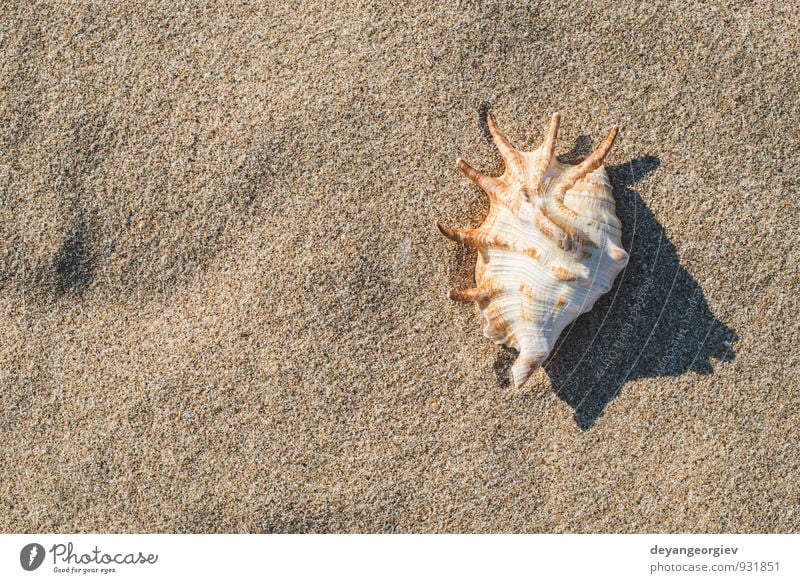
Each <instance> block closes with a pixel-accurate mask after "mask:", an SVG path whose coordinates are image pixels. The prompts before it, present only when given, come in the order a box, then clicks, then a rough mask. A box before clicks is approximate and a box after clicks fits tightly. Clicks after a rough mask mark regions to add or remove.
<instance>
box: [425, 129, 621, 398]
mask: <svg viewBox="0 0 800 583" xmlns="http://www.w3.org/2000/svg"><path fill="white" fill-rule="evenodd" d="M559 121H560V117H559V115H558V114H557V113H556V114H553V117H552V118H551V121H550V126H549V128H548V132H547V136H546V138H545V141H544V143H543V144H542V145H541V146H540V147H539V148H537V149H536V150H534V151H532V152H522V151H519V150H516V149H515V148H514V147H513V146H512V145H511V144H510V143H509V142H508V140H507V139H506V138H505V137H504V136H503V135H502V134H501V133H500V131H499V130H498V129H497V126H496V125H495V123H494V120H493V118H492V116H491V115H489V116H488V118H487V123H488V124H489V129H490V130H491V133H492V136H493V138H494V140H495V143H496V144H497V147H498V149H499V150H500V153H501V155H502V157H503V160H504V162H505V172H504V173H503V175H502V176H499V177H491V176H487V175H485V174H481V173H480V172H478V171H476V170H475V169H473V168H472V167H471V166H469V164H467V163H466V162H464V161H463V160H459V161H458V166H459V168H460V169H461V170H462V171H463V172H464V174H466V176H467V177H468V178H469V179H470V180H472V182H474V183H475V184H477V185H478V186H479V187H481V188H482V189H483V190H484V191H485V192H486V193H487V194H488V195H489V197H490V200H491V209H490V211H489V214H488V216H487V217H486V220H485V221H484V222H483V224H482V225H481V226H480V227H479V228H478V229H459V230H452V229H449V228H447V227H445V226H444V225H442V224H441V223H439V224H438V226H439V229H440V230H441V231H442V233H443V234H444V235H446V236H447V237H449V238H450V239H453V240H455V241H458V242H461V243H464V244H466V245H470V246H472V247H476V248H477V249H478V250H479V254H478V261H477V264H476V266H475V281H476V284H477V287H475V288H474V289H469V290H458V291H455V290H454V291H452V292H450V298H451V299H454V300H459V301H475V302H477V303H478V306H479V308H480V310H481V313H482V315H483V318H484V328H483V332H484V334H485V335H486V337H487V338H490V339H491V340H494V341H495V342H496V343H498V344H505V345H508V346H510V347H512V348H515V349H517V350H518V351H519V353H520V354H519V357H518V358H517V360H516V361H515V363H514V366H513V367H512V375H513V377H514V384H515V386H516V387H517V388H519V387H521V386H522V385H523V384H524V383H525V381H526V380H528V378H529V377H530V376H531V374H532V373H533V371H535V370H536V369H537V368H538V367H539V366H541V364H542V362H543V361H544V360H545V358H547V356H548V355H549V354H550V352H551V351H552V349H553V346H554V345H555V342H556V340H557V339H558V337H559V335H560V334H561V332H562V331H563V330H564V328H565V327H566V326H567V325H568V324H569V323H571V322H572V321H574V320H575V318H577V317H578V316H579V315H580V314H582V313H584V312H588V311H589V310H591V309H592V306H594V303H595V301H597V299H598V298H599V297H600V296H601V295H603V294H604V293H606V292H607V291H608V290H609V289H611V285H612V284H613V283H614V278H616V276H617V274H618V273H619V272H620V271H621V270H622V269H624V267H625V266H626V265H627V264H628V254H627V253H626V252H625V250H624V249H623V248H622V243H621V240H620V237H621V234H622V231H621V225H620V221H619V219H618V218H617V215H616V209H615V204H614V197H613V194H612V188H611V184H610V182H609V180H608V175H607V174H606V171H605V169H604V168H603V166H602V163H603V159H604V158H605V156H606V154H607V153H608V151H609V150H610V148H611V145H612V144H613V142H614V138H615V137H616V134H617V128H616V126H615V127H614V128H612V130H611V132H610V133H609V135H608V137H607V138H606V139H605V140H604V141H603V143H602V144H601V145H600V147H599V148H598V149H597V150H596V151H595V152H594V153H592V154H591V155H590V156H589V157H587V158H586V160H584V161H583V162H581V163H580V164H577V165H570V164H563V163H561V162H559V161H558V160H557V159H556V157H555V139H556V134H557V132H558V125H559Z"/></svg>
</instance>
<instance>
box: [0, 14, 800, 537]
mask: <svg viewBox="0 0 800 583" xmlns="http://www.w3.org/2000/svg"><path fill="white" fill-rule="evenodd" d="M52 4H55V5H57V6H53V5H52ZM52 4H51V5H44V4H42V5H37V4H34V3H33V2H28V1H22V0H19V1H11V2H4V3H3V4H2V6H1V7H0V52H1V53H2V59H0V115H1V116H2V122H1V123H0V131H1V132H2V136H1V137H2V142H0V147H1V148H2V152H0V154H1V156H0V158H1V159H0V189H1V190H0V288H2V293H1V294H0V387H1V389H0V448H2V451H1V452H0V454H1V455H0V530H2V531H3V532H31V531H33V532H47V531H57V532H72V531H80V532H84V531H100V532H509V531H514V532H668V531H679V532H723V531H724V532H796V531H798V530H800V529H799V528H798V526H800V507H799V506H800V482H799V481H798V479H797V476H798V475H799V470H800V468H798V464H799V463H798V445H800V437H798V430H797V427H798V426H799V425H800V394H799V393H798V380H797V379H798V373H799V372H800V366H798V365H799V363H798V349H797V347H798V345H800V331H799V329H798V325H797V319H798V293H797V290H798V288H799V287H800V277H799V276H798V270H797V265H798V260H799V259H800V257H799V256H798V249H800V247H799V246H798V232H799V231H800V229H799V228H798V227H799V225H798V219H797V217H798V211H799V210H800V209H798V202H797V200H798V197H797V187H798V178H800V176H798V173H799V171H798V168H800V165H799V164H798V163H797V158H798V156H800V139H799V138H798V132H797V120H798V119H800V94H799V93H798V86H800V78H798V65H797V54H798V50H800V46H799V45H800V43H799V42H798V35H797V30H798V14H797V11H796V10H794V9H793V7H792V6H791V4H792V3H787V4H784V3H780V2H751V3H744V4H743V3H740V2H716V3H703V4H702V5H696V6H689V5H682V3H681V5H678V4H679V3H669V2H654V3H647V5H641V6H636V3H614V4H613V5H612V4H611V3H604V2H599V1H596V2H591V1H590V2H580V3H559V2H547V3H523V2H512V3H508V4H503V5H494V4H492V5H488V4H487V5H480V4H478V3H473V2H460V3H457V2H443V3H441V4H439V5H436V6H430V7H425V6H423V3H413V4H414V5H413V6H411V5H404V3H399V2H384V3H371V2H364V3H361V2H316V3H315V2H297V3H293V4H295V5H294V6H290V5H288V4H285V3H282V2H275V3H262V4H258V5H252V6H249V7H242V6H240V3H238V2H231V3H229V4H225V3H223V2H214V3H209V4H205V3H203V4H200V3H187V4H180V5H179V3H177V2H165V3H162V4H156V3H154V4H152V5H149V4H145V3H123V4H125V5H124V6H114V5H113V4H117V3H108V5H104V4H102V3H97V4H95V3H89V2H84V3H77V4H75V5H71V6H62V5H61V3H52ZM489 110H491V111H493V112H494V114H495V116H496V118H497V120H498V123H499V124H500V126H501V127H502V128H503V129H504V131H505V132H506V133H507V135H508V136H509V138H510V139H512V140H513V141H514V142H515V143H517V144H518V145H519V146H521V147H534V146H536V145H537V144H538V143H539V140H540V139H541V136H542V133H543V131H544V128H545V125H546V122H547V120H548V118H549V114H550V113H551V112H552V111H556V110H557V111H560V112H561V113H562V116H563V122H562V130H561V135H560V137H559V143H558V150H559V152H560V153H561V154H562V155H563V156H564V158H565V159H573V160H577V159H580V157H581V156H582V155H585V154H586V153H587V152H588V151H589V150H590V149H591V147H592V144H597V143H598V141H599V140H600V139H601V138H602V137H603V136H604V135H605V132H606V131H607V129H608V127H610V126H611V124H613V123H615V122H618V123H620V125H621V132H620V136H619V138H618V142H617V145H616V146H615V148H614V150H613V151H612V153H611V155H610V156H609V158H608V160H607V168H608V171H609V174H610V175H611V178H612V181H613V183H614V188H615V195H616V197H617V201H618V211H619V215H620V217H621V219H622V221H623V224H624V230H625V236H624V239H623V242H624V244H625V247H626V249H628V250H630V252H631V262H630V265H629V267H628V269H627V270H626V271H625V272H624V273H623V274H621V275H620V277H619V278H618V279H617V282H616V285H615V286H614V288H613V290H612V291H611V292H610V293H609V294H607V295H606V296H604V298H603V299H602V300H601V301H599V302H598V303H597V305H596V307H595V309H594V310H593V311H592V312H591V313H589V314H587V315H585V316H582V317H581V318H579V319H578V320H577V321H576V323H575V325H574V326H573V327H571V328H570V329H568V331H566V332H565V333H564V335H563V336H562V339H561V344H560V345H559V348H558V349H557V350H556V352H555V353H554V355H553V357H552V358H551V360H550V361H548V363H547V365H546V366H545V368H544V370H540V371H539V372H538V373H537V374H536V375H535V376H534V378H533V379H532V380H531V381H530V383H529V385H528V386H527V391H526V392H525V393H524V394H521V395H517V394H513V393H512V391H511V390H510V387H509V383H508V380H509V375H510V364H511V362H512V360H513V358H514V352H513V351H512V350H510V349H504V348H501V347H498V346H495V345H494V344H492V343H491V342H490V341H489V340H487V339H485V338H484V337H483V335H482V333H481V329H480V328H481V322H480V317H479V314H478V311H477V308H476V307H474V306H471V305H464V304H458V303H455V302H451V301H449V300H448V299H447V298H446V293H447V291H448V290H449V289H451V288H453V287H458V286H465V285H468V284H469V283H471V281H472V270H473V266H474V260H475V256H474V254H473V253H472V252H469V251H465V250H464V249H460V248H458V246H456V245H455V244H453V243H452V242H450V241H448V240H447V239H445V238H444V237H442V236H441V235H439V234H438V233H437V231H436V229H435V226H434V223H435V221H436V220H444V221H446V222H447V223H448V224H450V225H452V226H456V227H457V226H475V225H478V224H479V223H480V221H481V220H482V218H483V216H484V214H485V212H486V210H487V208H488V201H487V200H486V198H485V197H484V196H483V195H482V194H481V193H480V192H479V191H478V190H477V189H476V188H474V187H473V186H471V185H470V184H469V183H468V182H467V181H466V180H465V179H464V178H463V177H462V176H460V174H459V173H458V172H457V170H456V169H455V164H454V162H455V159H456V157H458V156H462V157H464V158H465V159H466V160H468V161H470V162H471V163H472V164H473V165H475V166H476V167H479V168H481V169H483V170H486V171H489V172H494V171H498V170H499V168H500V158H499V156H498V154H497V153H496V151H495V150H494V148H493V146H492V144H491V141H490V139H489V136H488V133H487V128H486V125H485V114H486V112H487V111H489Z"/></svg>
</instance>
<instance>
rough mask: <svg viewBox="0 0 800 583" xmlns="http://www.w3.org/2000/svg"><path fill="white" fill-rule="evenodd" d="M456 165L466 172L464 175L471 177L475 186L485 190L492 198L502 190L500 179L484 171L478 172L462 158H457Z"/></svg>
mask: <svg viewBox="0 0 800 583" xmlns="http://www.w3.org/2000/svg"><path fill="white" fill-rule="evenodd" d="M456 165H457V166H458V169H459V170H461V172H463V173H464V176H466V177H467V178H469V180H470V182H472V183H473V184H474V185H475V186H477V187H478V188H480V189H481V190H483V191H484V192H485V193H486V194H488V195H489V196H490V197H491V198H496V197H497V193H498V192H499V191H500V186H501V185H500V181H499V180H497V179H496V178H493V177H491V176H488V175H487V174H484V173H483V172H478V171H477V170H475V168H473V167H472V166H470V165H469V164H467V163H466V162H465V161H464V160H462V159H461V158H458V159H457V160H456Z"/></svg>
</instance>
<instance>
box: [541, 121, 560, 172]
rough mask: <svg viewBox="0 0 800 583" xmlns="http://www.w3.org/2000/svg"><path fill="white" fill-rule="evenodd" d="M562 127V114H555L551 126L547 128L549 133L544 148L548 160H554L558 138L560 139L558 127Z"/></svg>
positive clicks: (545, 138) (543, 144)
mask: <svg viewBox="0 0 800 583" xmlns="http://www.w3.org/2000/svg"><path fill="white" fill-rule="evenodd" d="M559 125H561V114H560V113H558V112H555V113H554V114H553V115H552V116H551V117H550V124H549V125H548V126H547V133H546V134H545V135H544V142H543V143H542V146H543V147H544V150H545V152H546V153H547V158H548V159H550V160H552V159H553V156H554V155H555V151H556V138H557V137H558V126H559Z"/></svg>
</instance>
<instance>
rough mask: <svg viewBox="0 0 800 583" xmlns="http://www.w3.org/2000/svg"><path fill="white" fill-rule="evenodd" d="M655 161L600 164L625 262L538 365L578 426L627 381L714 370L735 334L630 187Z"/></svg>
mask: <svg viewBox="0 0 800 583" xmlns="http://www.w3.org/2000/svg"><path fill="white" fill-rule="evenodd" d="M589 143H590V142H589V140H588V138H585V137H584V136H582V137H581V138H579V139H578V142H577V144H576V147H575V148H574V149H573V151H572V152H570V153H568V154H566V155H564V156H562V157H561V158H562V159H565V160H573V159H575V158H576V157H578V156H580V155H581V154H582V153H583V150H584V149H585V148H586V146H587V144H589ZM660 163H661V162H660V160H659V159H658V158H657V157H655V156H643V157H641V158H637V159H635V160H632V161H630V162H628V163H626V164H622V165H619V166H611V167H607V168H606V170H607V171H608V175H609V177H610V179H611V182H612V185H613V188H614V196H615V198H616V201H617V214H618V215H619V218H620V220H621V221H622V224H623V229H624V234H623V244H624V246H625V248H626V249H627V250H628V251H629V252H630V261H629V264H628V266H627V268H626V269H625V270H624V271H623V272H622V273H620V274H619V276H617V279H616V282H615V283H614V287H613V288H612V289H611V291H610V292H609V293H607V294H605V295H604V296H603V297H601V298H600V299H599V300H598V301H597V303H596V304H595V307H594V309H593V310H592V311H590V312H589V313H587V314H584V315H582V316H581V317H579V318H578V319H577V320H576V321H575V322H574V323H573V324H572V325H571V326H569V327H568V328H567V329H566V330H565V331H564V333H563V334H562V335H561V337H560V338H559V341H558V342H557V344H556V347H555V349H554V350H553V353H552V354H551V356H550V357H549V359H548V361H547V362H546V363H545V365H544V369H545V371H546V372H547V374H548V376H549V377H550V380H551V382H552V385H553V388H554V390H555V391H556V393H557V394H558V396H559V397H560V398H561V399H563V400H564V401H566V402H567V403H568V404H569V405H570V407H572V408H573V409H574V417H575V421H576V423H577V424H578V426H579V427H581V429H584V430H587V429H589V428H591V427H592V425H594V423H595V422H596V421H597V419H598V418H599V417H600V416H601V415H602V414H603V411H604V410H605V408H606V406H607V405H608V404H609V403H610V402H611V401H612V400H613V399H615V398H616V397H617V396H618V395H619V393H620V391H621V390H622V387H623V385H624V384H625V383H626V382H628V381H632V380H635V379H641V378H656V377H676V376H680V375H683V374H685V373H687V372H689V371H694V372H696V373H700V374H704V375H707V374H711V373H713V372H714V361H715V360H716V361H719V362H725V361H730V360H732V359H734V358H735V356H736V354H735V352H734V350H733V348H732V346H731V345H732V343H733V342H735V341H736V340H737V339H738V336H737V335H736V332H735V331H734V330H732V329H730V328H728V327H727V326H726V325H725V324H723V323H722V322H721V321H720V320H719V319H718V318H717V317H716V316H715V315H714V313H713V312H712V311H711V309H710V307H709V306H708V303H707V301H706V299H705V295H704V293H703V289H702V288H701V287H700V284H698V282H697V281H696V280H695V279H694V277H692V275H691V274H690V273H689V272H688V271H687V270H686V269H685V268H684V266H683V265H682V263H681V259H680V257H679V256H678V253H677V251H676V249H675V247H674V245H672V243H670V241H669V239H668V238H667V236H666V233H665V230H664V227H663V226H662V225H661V224H660V223H659V222H658V220H657V219H656V217H655V216H654V215H653V213H652V212H651V211H650V209H649V208H648V207H647V205H646V204H645V202H644V201H643V200H642V197H641V195H640V193H639V192H637V191H636V190H634V189H633V188H632V185H634V184H635V183H637V182H639V181H641V180H642V179H643V178H644V177H645V176H647V175H648V174H649V173H651V172H654V171H655V170H656V169H657V168H658V167H659V165H660ZM508 360H509V358H508V355H505V356H504V355H502V354H501V355H498V363H502V364H499V365H498V366H500V367H501V368H507V367H506V366H503V365H505V363H506V361H508ZM498 375H499V373H498Z"/></svg>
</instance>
